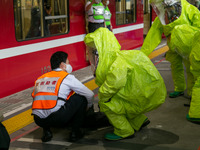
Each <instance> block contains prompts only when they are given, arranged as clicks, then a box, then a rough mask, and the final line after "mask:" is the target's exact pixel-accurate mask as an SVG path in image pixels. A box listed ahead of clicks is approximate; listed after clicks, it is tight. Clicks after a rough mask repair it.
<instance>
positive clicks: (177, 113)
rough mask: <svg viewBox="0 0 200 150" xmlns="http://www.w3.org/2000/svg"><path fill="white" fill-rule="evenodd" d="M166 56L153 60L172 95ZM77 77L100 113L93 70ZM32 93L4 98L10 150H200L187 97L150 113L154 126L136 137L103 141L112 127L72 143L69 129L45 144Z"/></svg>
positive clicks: (197, 129) (2, 106) (199, 127)
mask: <svg viewBox="0 0 200 150" xmlns="http://www.w3.org/2000/svg"><path fill="white" fill-rule="evenodd" d="M161 47H162V46H161ZM164 54H165V53H161V55H159V56H157V57H156V54H155V55H154V56H152V58H151V60H152V62H153V63H154V64H155V66H156V67H157V69H158V70H159V72H160V74H161V75H162V77H163V79H164V81H165V84H166V88H167V93H168V95H169V93H170V92H172V91H173V82H172V77H171V69H170V63H169V62H167V61H166V60H165V57H164ZM73 74H74V75H75V76H76V77H77V78H78V79H79V80H81V81H82V82H83V83H85V84H86V86H89V88H91V89H92V90H93V91H94V93H95V110H96V111H98V107H97V103H98V96H97V93H98V87H96V86H95V84H94V80H93V76H92V73H91V71H90V67H86V68H83V69H81V70H78V71H76V72H74V73H73ZM31 92H32V88H30V89H27V90H25V91H22V92H19V93H16V94H14V95H12V96H9V97H6V98H3V99H0V110H1V111H3V112H4V116H5V119H4V122H3V123H4V124H5V126H6V128H8V130H9V133H10V137H11V140H12V142H11V144H10V150H66V149H68V150H200V125H199V124H194V123H191V122H189V121H187V120H186V115H187V113H188V110H189V107H185V106H184V104H189V99H188V96H187V94H185V95H184V96H181V97H178V98H173V99H171V98H169V97H168V96H167V98H166V101H165V103H164V104H163V105H161V106H160V107H159V108H158V109H156V110H153V111H151V112H148V113H146V115H147V117H148V118H149V120H150V121H151V123H150V124H149V125H148V126H147V127H145V128H143V129H142V130H141V131H139V132H136V133H135V137H134V138H131V139H124V140H120V141H114V142H112V141H106V140H104V139H103V136H104V134H105V133H107V132H111V131H112V130H113V128H112V127H108V128H102V129H98V130H96V131H90V132H87V133H86V135H85V136H84V138H83V139H81V140H79V141H78V142H76V143H70V142H68V136H69V130H68V129H67V128H60V129H58V128H53V129H52V131H53V139H52V141H50V142H47V143H42V142H41V140H40V138H41V136H42V129H41V128H40V127H38V126H37V125H36V124H35V123H34V122H33V121H32V118H31V116H30V112H29V110H30V108H31V102H32V98H31ZM185 93H186V92H185ZM22 113H24V115H25V116H26V117H25V118H24V119H23V120H22V121H21V122H26V123H25V124H23V123H22V124H21V125H19V126H18V124H19V123H17V124H15V122H13V120H12V118H15V117H16V116H19V119H18V120H20V119H22V117H21V114H22ZM27 114H29V115H27ZM15 119H16V118H15ZM11 124H12V125H13V126H11ZM23 126H24V127H23Z"/></svg>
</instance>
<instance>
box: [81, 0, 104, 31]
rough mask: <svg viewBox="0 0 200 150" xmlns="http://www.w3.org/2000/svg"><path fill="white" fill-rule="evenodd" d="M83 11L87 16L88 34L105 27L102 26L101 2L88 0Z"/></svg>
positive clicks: (102, 9)
mask: <svg viewBox="0 0 200 150" xmlns="http://www.w3.org/2000/svg"><path fill="white" fill-rule="evenodd" d="M85 11H86V12H87V15H88V30H89V33H91V32H94V31H95V30H96V29H98V28H100V27H105V24H104V6H103V4H102V3H101V0H90V1H88V2H87V3H86V5H85Z"/></svg>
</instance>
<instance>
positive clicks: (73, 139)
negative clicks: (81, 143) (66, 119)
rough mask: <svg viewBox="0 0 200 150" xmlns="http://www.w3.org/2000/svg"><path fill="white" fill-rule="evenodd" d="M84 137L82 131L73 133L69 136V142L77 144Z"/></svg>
mask: <svg viewBox="0 0 200 150" xmlns="http://www.w3.org/2000/svg"><path fill="white" fill-rule="evenodd" d="M83 136H84V134H83V132H81V131H78V132H74V131H72V132H71V133H70V136H69V142H76V141H78V140H80V139H81V138H82V137H83Z"/></svg>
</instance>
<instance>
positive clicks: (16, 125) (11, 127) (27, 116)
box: [2, 46, 169, 134]
mask: <svg viewBox="0 0 200 150" xmlns="http://www.w3.org/2000/svg"><path fill="white" fill-rule="evenodd" d="M168 49H169V48H168V46H164V47H162V48H160V49H158V50H156V51H154V52H152V53H151V54H150V55H149V56H148V57H149V58H150V59H153V58H155V57H157V56H159V55H161V54H163V53H165V52H166V51H168ZM84 85H85V86H86V87H88V88H89V89H90V90H94V89H96V88H98V86H97V85H96V84H95V80H94V79H92V80H90V81H88V82H87V83H85V84H84ZM31 113H32V110H31V109H28V110H26V111H24V112H22V113H20V114H18V115H16V116H14V117H12V118H9V119H7V120H5V121H3V122H2V123H3V125H4V126H5V127H6V129H7V131H8V133H9V134H12V133H14V132H15V131H17V130H19V129H21V128H23V127H25V126H27V125H29V124H31V123H33V122H34V120H33V116H31Z"/></svg>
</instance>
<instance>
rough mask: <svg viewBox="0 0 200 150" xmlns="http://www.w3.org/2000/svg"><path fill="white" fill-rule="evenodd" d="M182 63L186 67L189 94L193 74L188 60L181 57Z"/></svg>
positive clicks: (189, 93) (190, 92) (192, 82)
mask: <svg viewBox="0 0 200 150" xmlns="http://www.w3.org/2000/svg"><path fill="white" fill-rule="evenodd" d="M183 62H184V65H185V67H186V73H187V94H188V95H189V96H191V94H192V88H193V86H194V76H193V74H192V73H191V71H190V62H189V60H186V59H183Z"/></svg>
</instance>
